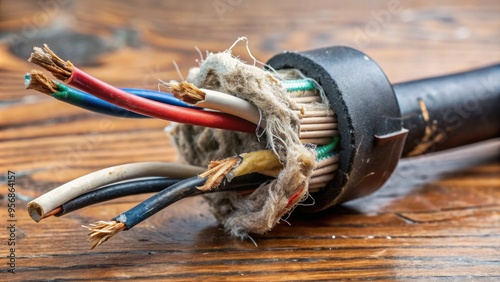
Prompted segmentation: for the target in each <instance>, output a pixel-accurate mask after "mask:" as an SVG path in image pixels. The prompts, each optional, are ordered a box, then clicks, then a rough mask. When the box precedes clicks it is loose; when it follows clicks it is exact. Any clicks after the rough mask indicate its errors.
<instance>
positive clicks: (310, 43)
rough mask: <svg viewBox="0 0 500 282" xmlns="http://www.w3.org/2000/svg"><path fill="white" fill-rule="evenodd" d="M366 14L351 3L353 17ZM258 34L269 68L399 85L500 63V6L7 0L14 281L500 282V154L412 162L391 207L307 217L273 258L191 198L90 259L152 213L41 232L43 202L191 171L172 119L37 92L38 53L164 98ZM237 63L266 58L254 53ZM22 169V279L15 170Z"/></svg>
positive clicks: (393, 188) (403, 1)
mask: <svg viewBox="0 0 500 282" xmlns="http://www.w3.org/2000/svg"><path fill="white" fill-rule="evenodd" d="M351 2H352V3H351ZM239 36H247V37H248V39H249V46H250V49H251V51H252V53H253V55H254V56H255V57H257V58H258V59H259V60H261V61H266V60H267V59H269V58H270V57H271V56H272V55H273V54H276V53H278V52H281V51H283V50H306V49H312V48H318V47H324V46H330V45H338V44H347V45H351V46H353V47H356V48H359V49H361V50H363V51H364V52H366V53H367V54H369V55H370V56H371V57H372V58H373V59H374V60H375V61H377V62H378V63H379V64H380V65H381V67H382V69H384V70H385V71H386V74H387V76H388V77H389V79H390V80H391V81H393V82H401V81H404V80H409V79H415V78H422V77H426V76H432V75H439V74H445V73H448V72H454V71H461V70H466V69H468V68H473V67H479V66H482V65H486V64H490V63H494V62H499V61H500V2H498V1H497V0H491V1H439V2H436V1H416V0H413V1H410V0H400V1H398V0H395V1H370V0H364V1H330V0H328V1H326V0H325V1H307V2H304V1H282V2H275V1H243V0H241V1H240V0H238V1H236V0H213V1H203V2H202V1H200V2H194V1H193V2H189V1H140V4H138V3H134V2H133V1H129V2H125V1H75V2H73V1H62V0H61V1H59V0H47V1H19V0H18V1H0V97H1V98H0V107H1V112H0V142H1V143H0V146H1V147H0V148H1V150H0V156H1V157H0V167H1V171H2V175H1V176H0V177H1V178H2V184H1V185H2V186H1V187H2V188H1V192H0V193H1V195H2V198H3V199H2V206H1V210H0V215H1V216H0V227H2V228H1V230H2V231H0V238H1V240H0V241H1V243H0V255H1V258H0V261H1V267H0V269H1V272H0V280H2V281H14V280H23V281H34V280H37V281H38V280H45V279H57V280H58V281H63V280H74V279H80V280H118V279H137V280H140V281H143V280H155V281H156V280H166V279H169V278H170V279H176V280H207V279H214V280H230V281H233V280H248V281H256V280H257V281H258V280H260V281H262V280H268V281H278V280H333V279H381V280H392V279H397V280H409V279H417V280H428V279H430V278H442V279H450V280H455V279H458V280H462V279H472V280H476V279H479V278H481V279H491V280H496V279H500V188H499V187H500V162H499V158H498V157H499V153H498V152H499V142H498V141H496V142H488V143H484V144H481V145H478V146H473V147H470V148H468V149H467V150H465V151H463V150H459V151H455V152H453V153H448V154H446V155H439V156H431V157H424V158H417V159H412V160H405V161H403V162H402V163H401V164H400V166H399V168H398V170H397V171H396V173H395V175H394V177H393V178H392V179H391V180H390V181H389V183H388V184H387V185H386V186H385V187H384V188H383V189H382V190H380V191H379V192H377V193H376V194H374V195H372V196H370V197H367V198H365V199H361V200H357V201H354V202H351V203H347V204H345V205H343V206H341V207H338V208H335V209H332V210H329V211H328V212H327V213H324V214H321V215H314V216H310V217H309V218H294V217H292V218H290V219H288V222H289V223H290V225H288V224H286V223H285V222H282V223H281V224H279V225H278V226H277V227H276V228H275V229H274V230H272V231H271V232H269V233H268V234H266V235H261V236H257V235H256V236H254V237H253V238H254V239H255V241H256V242H257V244H258V246H257V247H256V246H254V245H253V243H251V242H249V241H240V240H238V239H234V238H231V237H230V236H228V235H227V234H225V233H224V231H223V230H222V229H221V227H220V226H218V225H217V222H216V221H215V219H214V218H213V217H212V216H211V215H210V214H209V213H207V206H206V204H205V203H203V200H202V199H201V198H198V197H195V198H190V199H186V200H183V201H181V202H179V203H176V204H175V205H173V206H171V207H169V208H167V209H166V210H164V211H163V212H161V213H159V214H157V215H155V216H154V217H152V218H150V219H148V220H147V221H146V222H143V223H142V224H140V225H138V226H137V227H136V228H134V229H132V230H130V231H128V232H123V233H121V234H119V235H117V236H116V237H114V238H113V239H111V240H110V241H108V242H106V243H105V244H104V245H102V246H100V247H98V248H97V249H95V250H93V251H90V250H89V243H88V242H87V241H86V235H87V231H86V230H85V229H83V228H81V227H80V226H81V225H82V224H88V223H92V222H94V221H96V220H101V219H104V220H107V219H110V218H112V217H113V216H115V215H117V214H119V213H120V212H121V211H125V210H126V209H128V208H130V207H132V206H133V205H134V204H135V203H137V202H138V201H139V200H140V199H144V197H134V198H124V199H120V200H115V201H112V202H110V203H107V204H101V205H96V206H92V207H89V208H87V209H84V210H81V211H78V212H74V213H72V214H69V215H68V216H65V217H60V218H50V219H47V220H45V221H42V222H41V223H38V224H37V223H35V222H33V221H32V220H31V219H30V218H29V216H28V215H27V212H26V210H25V205H26V203H27V202H28V201H29V200H30V199H32V198H34V197H36V196H38V195H40V194H42V193H43V192H46V191H48V190H50V189H52V188H54V187H56V186H58V185H60V184H62V183H64V182H67V181H69V180H71V179H74V178H76V177H78V176H81V175H83V174H86V173H89V172H92V171H95V170H98V169H101V168H105V167H109V166H112V165H116V164H121V163H128V162H138V161H175V160H176V152H175V149H174V148H173V146H172V144H171V143H170V141H169V139H168V138H167V136H166V135H165V133H164V132H163V128H164V127H165V126H166V125H168V122H166V121H160V120H129V119H118V118H112V117H106V116H103V115H99V114H94V113H90V112H87V111H84V110H81V109H78V108H75V107H72V106H70V105H66V104H64V103H61V102H59V101H56V100H54V99H51V98H50V97H47V96H45V95H42V94H40V93H36V92H34V91H26V90H24V88H23V75H24V73H26V72H28V71H29V70H31V69H32V68H34V66H32V65H30V64H29V63H27V62H26V59H27V58H28V56H29V53H30V51H31V48H32V47H33V46H39V45H41V44H43V43H48V44H49V45H50V46H51V47H52V48H53V49H54V50H55V51H56V53H59V55H61V56H62V57H63V58H65V59H71V60H72V61H73V62H74V63H76V64H78V65H79V66H81V67H82V68H83V69H85V70H86V71H88V72H89V73H91V74H93V75H95V76H97V77H100V78H101V79H103V80H105V81H107V82H109V83H112V84H114V85H117V86H121V87H143V88H151V89H156V87H157V81H158V79H162V80H169V79H179V75H178V74H177V72H176V70H175V68H174V66H173V64H172V62H173V61H176V62H177V63H178V65H179V68H180V72H181V73H182V74H184V75H186V74H187V71H188V69H189V67H191V66H194V65H196V64H197V63H196V59H198V58H199V54H198V53H197V51H196V50H195V46H197V47H198V48H199V49H200V50H202V52H203V53H205V50H208V51H212V52H217V51H222V50H225V49H226V48H228V47H229V46H231V44H232V43H233V42H234V41H235V40H236V39H237V38H238V37H239ZM234 53H235V54H237V55H239V56H241V58H242V59H244V60H249V59H250V57H249V56H248V54H247V52H246V50H245V46H244V44H240V45H238V46H236V47H235V49H234ZM8 170H11V171H15V173H16V175H17V179H16V187H17V190H16V193H17V194H16V196H17V202H16V204H17V207H18V209H17V210H16V213H15V219H16V220H17V222H16V223H15V224H16V231H15V235H16V240H17V241H16V246H15V248H16V250H15V255H16V265H15V271H16V274H15V275H13V274H11V273H8V272H7V270H8V265H7V262H8V259H7V258H6V256H8V255H9V254H10V250H9V248H10V247H9V246H8V245H7V238H8V236H9V233H8V232H9V230H8V229H7V227H8V226H9V225H8V222H7V220H8V215H7V208H6V205H7V197H6V194H7V180H6V176H7V171H8Z"/></svg>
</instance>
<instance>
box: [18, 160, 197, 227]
mask: <svg viewBox="0 0 500 282" xmlns="http://www.w3.org/2000/svg"><path fill="white" fill-rule="evenodd" d="M204 170H205V168H203V167H197V166H190V165H182V164H178V163H165V162H140V163H130V164H123V165H117V166H112V167H108V168H105V169H102V170H99V171H96V172H92V173H89V174H87V175H84V176H81V177H79V178H77V179H75V180H72V181H70V182H68V183H66V184H63V185H61V186H59V187H57V188H55V189H53V190H51V191H49V192H47V193H45V194H43V195H41V196H40V197H38V198H36V199H34V200H33V201H31V202H29V203H28V213H29V215H30V216H31V218H33V220H35V221H36V222H39V221H40V220H42V218H43V217H44V216H45V214H46V213H47V212H50V211H52V210H53V209H55V208H57V207H59V206H61V205H62V204H64V203H66V202H68V201H69V200H72V199H74V198H76V197H78V196H80V195H82V194H85V193H86V192H89V191H91V190H94V189H96V188H99V187H101V186H104V185H108V184H111V183H114V182H118V181H123V180H127V179H133V178H138V177H147V176H166V177H174V178H188V177H192V176H194V175H197V174H200V173H202V172H203V171H204Z"/></svg>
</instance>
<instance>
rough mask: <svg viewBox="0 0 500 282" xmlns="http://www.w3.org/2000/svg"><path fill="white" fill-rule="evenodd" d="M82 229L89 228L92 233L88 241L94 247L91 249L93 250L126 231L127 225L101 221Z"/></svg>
mask: <svg viewBox="0 0 500 282" xmlns="http://www.w3.org/2000/svg"><path fill="white" fill-rule="evenodd" d="M82 227H84V228H87V229H88V230H89V231H90V232H89V237H88V241H89V242H91V243H92V246H91V247H90V249H91V250H92V249H94V248H95V247H97V246H99V245H101V244H102V243H104V242H106V241H108V240H109V239H110V238H111V237H113V236H115V235H116V234H118V233H119V232H121V231H123V230H125V228H126V225H125V224H124V223H123V222H118V221H103V220H101V221H98V222H96V223H92V224H90V226H85V225H82Z"/></svg>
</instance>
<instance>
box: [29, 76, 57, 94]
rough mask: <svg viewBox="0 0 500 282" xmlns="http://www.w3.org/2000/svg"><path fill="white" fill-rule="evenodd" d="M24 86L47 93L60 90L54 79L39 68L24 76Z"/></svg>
mask: <svg viewBox="0 0 500 282" xmlns="http://www.w3.org/2000/svg"><path fill="white" fill-rule="evenodd" d="M24 86H25V88H26V89H33V90H35V91H38V92H40V93H43V94H47V95H52V94H53V93H55V92H58V91H59V89H58V86H57V84H56V83H55V82H54V81H52V79H50V78H49V77H47V76H46V75H44V74H43V73H42V72H41V71H37V70H32V71H31V72H30V73H27V74H26V75H25V76H24Z"/></svg>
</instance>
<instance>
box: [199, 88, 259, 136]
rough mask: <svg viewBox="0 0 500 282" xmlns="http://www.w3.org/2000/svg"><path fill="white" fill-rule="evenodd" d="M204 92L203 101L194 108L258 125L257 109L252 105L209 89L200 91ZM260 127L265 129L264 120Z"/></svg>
mask: <svg viewBox="0 0 500 282" xmlns="http://www.w3.org/2000/svg"><path fill="white" fill-rule="evenodd" d="M200 90H201V91H203V92H205V100H203V101H200V102H198V103H196V106H199V107H203V108H208V109H212V110H217V111H220V112H224V113H228V114H231V115H233V116H237V117H240V118H242V119H244V120H248V121H249V122H251V123H254V124H259V120H260V113H259V109H258V108H257V107H256V106H255V105H254V104H252V103H250V102H248V101H246V100H243V99H240V98H238V97H235V96H232V95H229V94H226V93H222V92H218V91H214V90H209V89H200ZM260 126H261V127H262V128H265V127H266V122H265V120H263V119H262V120H261V122H260Z"/></svg>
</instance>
